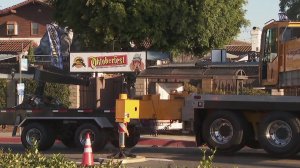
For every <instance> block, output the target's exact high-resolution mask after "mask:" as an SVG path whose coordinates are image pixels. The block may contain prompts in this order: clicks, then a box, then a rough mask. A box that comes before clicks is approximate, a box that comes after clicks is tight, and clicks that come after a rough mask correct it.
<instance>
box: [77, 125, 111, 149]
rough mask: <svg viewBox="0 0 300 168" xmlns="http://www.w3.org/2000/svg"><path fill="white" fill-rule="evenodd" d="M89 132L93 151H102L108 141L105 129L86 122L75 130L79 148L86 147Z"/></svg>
mask: <svg viewBox="0 0 300 168" xmlns="http://www.w3.org/2000/svg"><path fill="white" fill-rule="evenodd" d="M87 133H89V134H90V139H91V143H92V149H93V151H100V150H102V149H103V148H104V147H105V145H106V143H107V135H106V133H105V131H104V130H103V129H101V128H100V127H98V126H96V125H94V124H90V123H85V124H82V125H81V126H79V127H78V128H77V129H76V132H75V144H76V146H77V147H78V148H81V149H83V148H84V145H85V140H86V134H87Z"/></svg>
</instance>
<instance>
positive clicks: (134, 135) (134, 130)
mask: <svg viewBox="0 0 300 168" xmlns="http://www.w3.org/2000/svg"><path fill="white" fill-rule="evenodd" d="M128 132H129V136H127V135H125V136H126V137H125V147H126V148H133V147H134V146H135V145H136V144H137V143H138V142H139V140H140V136H141V131H140V129H139V128H138V127H136V126H128ZM110 143H111V144H112V145H113V146H114V147H116V148H119V134H118V133H116V135H115V138H114V139H113V140H111V141H110Z"/></svg>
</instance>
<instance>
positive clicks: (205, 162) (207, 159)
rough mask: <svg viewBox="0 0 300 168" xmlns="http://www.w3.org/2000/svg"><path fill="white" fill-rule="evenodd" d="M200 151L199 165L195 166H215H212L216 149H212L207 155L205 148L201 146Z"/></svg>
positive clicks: (200, 167) (208, 167)
mask: <svg viewBox="0 0 300 168" xmlns="http://www.w3.org/2000/svg"><path fill="white" fill-rule="evenodd" d="M201 151H202V154H203V156H202V159H201V160H200V163H199V165H198V166H197V168H214V167H215V166H213V159H214V156H215V153H216V151H217V150H216V149H215V150H213V151H212V154H211V155H209V156H207V153H206V152H207V149H205V148H201Z"/></svg>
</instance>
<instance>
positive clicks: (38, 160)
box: [0, 142, 125, 168]
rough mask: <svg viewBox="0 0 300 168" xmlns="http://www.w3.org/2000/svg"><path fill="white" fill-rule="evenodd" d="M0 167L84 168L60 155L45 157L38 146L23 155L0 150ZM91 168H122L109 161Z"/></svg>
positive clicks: (119, 163)
mask: <svg viewBox="0 0 300 168" xmlns="http://www.w3.org/2000/svg"><path fill="white" fill-rule="evenodd" d="M0 167H1V168H23V167H36V168H38V167H39V168H48V167H53V168H54V167H63V168H80V167H85V166H82V165H77V164H76V162H74V161H70V160H68V159H66V158H65V157H64V156H63V155H61V154H53V155H52V156H50V157H46V156H45V155H43V154H41V153H40V152H39V151H38V145H37V143H36V142H35V144H34V145H33V146H32V148H30V149H28V150H26V152H25V153H24V154H19V153H16V154H14V153H13V152H12V151H11V150H9V151H8V152H4V151H3V149H1V150H0ZM88 167H91V168H122V167H125V166H122V165H121V162H116V161H113V160H109V161H108V162H105V163H100V164H96V165H95V166H88Z"/></svg>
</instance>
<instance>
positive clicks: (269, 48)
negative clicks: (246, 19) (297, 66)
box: [263, 28, 277, 62]
mask: <svg viewBox="0 0 300 168" xmlns="http://www.w3.org/2000/svg"><path fill="white" fill-rule="evenodd" d="M276 33H277V28H272V29H268V30H267V31H266V32H265V35H264V37H265V39H264V41H265V42H264V43H265V46H264V55H263V61H265V62H273V60H274V59H275V58H276V57H277V38H276Z"/></svg>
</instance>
